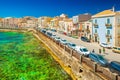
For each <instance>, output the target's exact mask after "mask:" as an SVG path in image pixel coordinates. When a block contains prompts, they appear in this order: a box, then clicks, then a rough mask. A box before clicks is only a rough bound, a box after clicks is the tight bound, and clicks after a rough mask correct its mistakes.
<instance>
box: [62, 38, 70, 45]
mask: <svg viewBox="0 0 120 80" xmlns="http://www.w3.org/2000/svg"><path fill="white" fill-rule="evenodd" d="M60 43H62V44H64V45H67V43H68V41H67V40H65V39H61V40H60Z"/></svg>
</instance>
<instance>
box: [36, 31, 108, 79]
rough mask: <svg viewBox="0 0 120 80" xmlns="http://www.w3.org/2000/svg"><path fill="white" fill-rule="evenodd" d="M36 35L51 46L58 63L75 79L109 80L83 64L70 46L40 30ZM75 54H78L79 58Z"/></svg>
mask: <svg viewBox="0 0 120 80" xmlns="http://www.w3.org/2000/svg"><path fill="white" fill-rule="evenodd" d="M36 35H38V36H39V38H40V39H41V40H42V41H43V42H44V44H45V45H47V47H49V49H50V50H51V51H52V55H54V56H56V57H57V61H58V63H59V64H60V65H61V66H62V67H63V68H64V69H65V71H66V72H67V73H68V74H69V75H71V77H72V78H73V80H103V79H104V80H107V79H105V78H102V77H101V76H99V75H97V74H96V73H95V72H94V71H92V69H91V68H90V67H88V66H87V65H85V64H82V63H81V61H80V59H81V57H80V56H79V54H78V55H76V54H74V53H73V52H72V50H71V49H70V48H68V47H66V46H64V45H62V44H60V43H59V42H56V41H55V40H53V39H51V38H49V37H47V36H46V35H44V34H42V33H40V32H38V33H37V34H36ZM73 55H74V56H77V57H78V59H77V58H75V57H74V56H73ZM93 67H94V66H93Z"/></svg>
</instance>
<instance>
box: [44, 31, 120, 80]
mask: <svg viewBox="0 0 120 80" xmlns="http://www.w3.org/2000/svg"><path fill="white" fill-rule="evenodd" d="M42 34H43V35H45V34H44V33H42ZM45 36H46V35H45ZM46 37H47V38H49V39H50V40H52V41H53V42H55V43H56V44H57V45H58V46H60V47H61V48H62V49H64V50H65V51H66V52H68V53H69V54H70V55H71V56H72V57H75V58H76V59H78V60H80V63H81V64H85V65H87V66H88V67H89V68H90V69H91V70H92V71H94V72H95V73H96V74H99V75H101V76H103V77H104V78H106V79H108V80H120V76H119V75H118V74H116V73H112V72H111V71H110V70H109V69H108V68H106V67H102V66H100V65H99V64H97V63H96V62H93V61H92V60H91V59H89V58H87V57H85V56H83V55H81V54H80V53H78V52H77V51H75V50H73V49H71V48H69V47H67V46H65V45H63V44H61V43H60V42H58V41H55V40H54V39H52V38H50V37H48V36H46Z"/></svg>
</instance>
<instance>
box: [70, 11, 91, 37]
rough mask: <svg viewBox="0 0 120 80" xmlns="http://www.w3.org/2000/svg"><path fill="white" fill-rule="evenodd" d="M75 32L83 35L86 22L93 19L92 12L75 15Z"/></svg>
mask: <svg viewBox="0 0 120 80" xmlns="http://www.w3.org/2000/svg"><path fill="white" fill-rule="evenodd" d="M72 19H73V33H74V35H78V36H83V35H84V32H85V30H86V29H85V27H86V25H85V23H84V22H86V21H89V20H90V19H91V14H88V13H85V14H80V15H77V16H73V18H72Z"/></svg>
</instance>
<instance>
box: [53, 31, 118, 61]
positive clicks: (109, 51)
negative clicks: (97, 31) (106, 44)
mask: <svg viewBox="0 0 120 80" xmlns="http://www.w3.org/2000/svg"><path fill="white" fill-rule="evenodd" d="M54 34H56V35H58V36H60V37H61V38H64V39H66V40H68V41H69V42H72V43H75V44H76V45H81V46H85V47H86V48H87V49H88V50H89V51H92V50H93V49H94V50H95V53H98V54H99V49H101V55H103V56H104V57H105V58H106V59H108V60H109V61H119V62H120V54H118V53H114V52H112V49H106V48H105V54H104V53H103V47H101V46H100V45H99V44H98V43H96V42H92V43H88V42H84V41H81V39H75V38H72V37H69V36H66V35H63V34H59V33H56V32H55V33H54Z"/></svg>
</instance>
